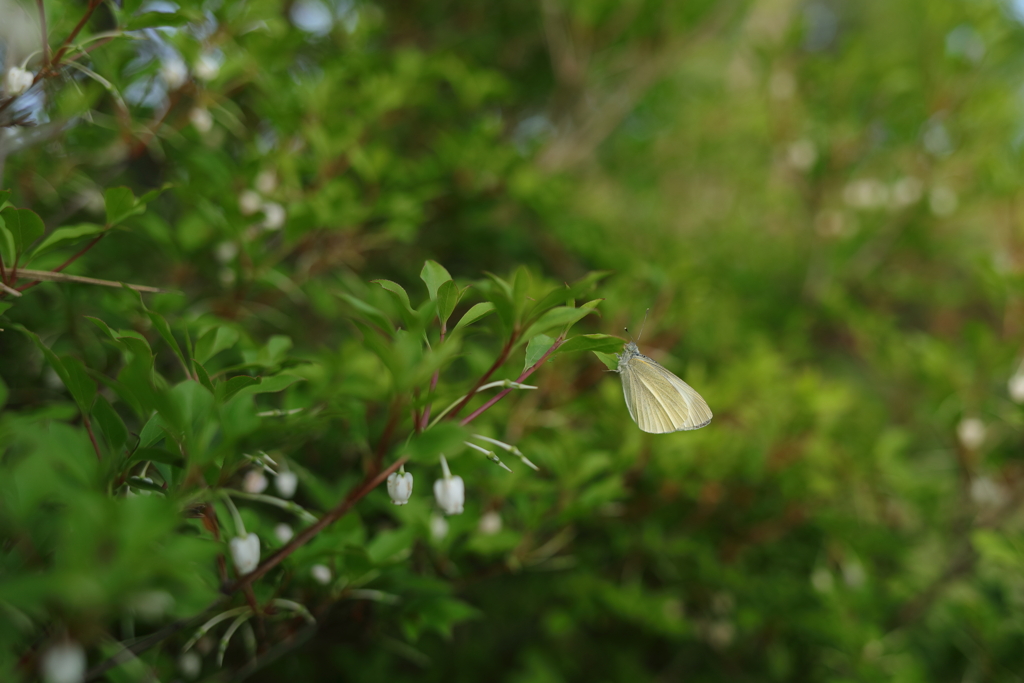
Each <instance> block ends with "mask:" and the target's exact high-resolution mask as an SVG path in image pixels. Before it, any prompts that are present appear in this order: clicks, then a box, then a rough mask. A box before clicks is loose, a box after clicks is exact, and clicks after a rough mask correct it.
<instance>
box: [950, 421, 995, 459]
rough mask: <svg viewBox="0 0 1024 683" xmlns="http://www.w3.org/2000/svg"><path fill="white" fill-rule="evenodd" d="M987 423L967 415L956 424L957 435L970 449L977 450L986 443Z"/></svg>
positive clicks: (964, 445) (965, 446)
mask: <svg viewBox="0 0 1024 683" xmlns="http://www.w3.org/2000/svg"><path fill="white" fill-rule="evenodd" d="M987 431H988V429H986V427H985V423H984V422H982V421H981V420H979V419H978V418H976V417H965V418H964V419H962V420H960V424H958V425H957V426H956V435H957V438H959V439H960V443H961V444H962V445H963V447H964V448H966V449H967V450H969V451H973V450H977V449H978V448H980V447H981V444H983V443H985V433H986V432H987Z"/></svg>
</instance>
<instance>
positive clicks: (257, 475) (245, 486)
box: [242, 470, 269, 493]
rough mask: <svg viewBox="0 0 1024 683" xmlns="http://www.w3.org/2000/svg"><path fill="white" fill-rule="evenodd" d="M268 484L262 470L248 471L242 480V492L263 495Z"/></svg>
mask: <svg viewBox="0 0 1024 683" xmlns="http://www.w3.org/2000/svg"><path fill="white" fill-rule="evenodd" d="M268 484H269V482H268V481H267V477H266V475H265V474H263V472H262V470H249V471H248V472H246V473H245V477H244V478H243V479H242V490H243V491H245V492H246V493H263V492H264V491H266V490H267V485H268Z"/></svg>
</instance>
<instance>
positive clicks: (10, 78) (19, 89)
mask: <svg viewBox="0 0 1024 683" xmlns="http://www.w3.org/2000/svg"><path fill="white" fill-rule="evenodd" d="M34 78H35V76H33V75H32V72H31V71H25V70H24V69H22V68H19V67H16V66H12V67H11V68H10V69H8V71H7V76H6V77H5V78H4V91H5V93H6V94H7V95H10V96H11V97H15V96H17V95H20V94H21V93H23V92H25V91H26V90H28V89H29V88H31V87H32V80H33V79H34Z"/></svg>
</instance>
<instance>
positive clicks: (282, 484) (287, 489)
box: [274, 470, 299, 498]
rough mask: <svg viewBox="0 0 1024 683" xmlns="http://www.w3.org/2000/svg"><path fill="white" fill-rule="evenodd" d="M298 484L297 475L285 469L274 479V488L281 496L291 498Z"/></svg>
mask: <svg viewBox="0 0 1024 683" xmlns="http://www.w3.org/2000/svg"><path fill="white" fill-rule="evenodd" d="M298 486H299V477H298V476H297V475H296V474H295V473H294V472H289V471H288V470H285V471H284V472H281V473H280V474H278V475H277V477H276V478H275V479H274V488H275V489H277V492H278V493H279V494H280V495H281V497H282V498H291V497H292V496H294V495H295V489H297V488H298Z"/></svg>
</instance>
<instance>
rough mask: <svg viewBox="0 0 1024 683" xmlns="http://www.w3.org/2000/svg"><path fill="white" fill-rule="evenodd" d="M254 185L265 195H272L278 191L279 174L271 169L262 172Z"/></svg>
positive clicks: (257, 176)
mask: <svg viewBox="0 0 1024 683" xmlns="http://www.w3.org/2000/svg"><path fill="white" fill-rule="evenodd" d="M253 184H254V185H255V186H256V189H257V190H258V191H260V192H262V193H263V194H270V193H271V192H273V191H274V190H276V189H277V173H276V172H274V171H273V170H272V169H269V168H268V169H267V170H265V171H260V172H259V173H258V174H257V175H256V181H255V182H254V183H253Z"/></svg>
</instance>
